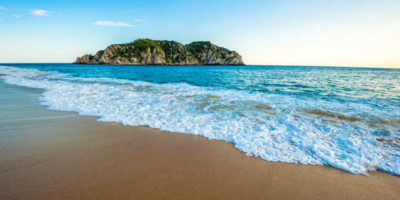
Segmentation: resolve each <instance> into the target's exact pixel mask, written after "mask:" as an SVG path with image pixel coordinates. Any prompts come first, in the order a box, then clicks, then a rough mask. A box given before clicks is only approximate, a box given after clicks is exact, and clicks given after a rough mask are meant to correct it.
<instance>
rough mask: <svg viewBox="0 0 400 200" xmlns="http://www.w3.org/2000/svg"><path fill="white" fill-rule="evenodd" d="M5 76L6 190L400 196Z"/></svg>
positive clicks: (2, 162) (56, 195) (89, 194)
mask: <svg viewBox="0 0 400 200" xmlns="http://www.w3.org/2000/svg"><path fill="white" fill-rule="evenodd" d="M42 92H43V91H42V90H37V89H30V88H24V87H18V86H13V85H7V84H5V83H4V82H3V81H2V80H0V99H1V100H0V137H1V140H0V199H371V200H372V199H374V200H375V199H398V198H399V196H400V190H399V187H400V178H399V177H397V176H393V175H390V174H388V173H383V172H379V171H377V172H372V173H371V175H370V176H363V175H354V174H350V173H347V172H344V171H341V170H338V169H334V168H332V167H327V166H312V165H300V164H287V163H278V162H267V161H264V160H261V159H259V158H255V157H247V156H246V155H245V154H244V153H242V152H240V151H238V150H237V149H235V148H234V147H233V145H232V144H230V143H227V142H223V141H217V140H208V139H206V138H203V137H198V136H193V135H187V134H178V133H171V132H165V131H159V130H156V129H151V128H148V127H144V126H139V127H131V126H123V125H119V124H116V123H108V122H97V121H96V118H95V117H88V116H79V115H77V114H76V113H73V112H59V111H50V110H47V109H46V108H45V107H44V106H41V105H39V101H38V98H39V97H40V95H41V93H42Z"/></svg>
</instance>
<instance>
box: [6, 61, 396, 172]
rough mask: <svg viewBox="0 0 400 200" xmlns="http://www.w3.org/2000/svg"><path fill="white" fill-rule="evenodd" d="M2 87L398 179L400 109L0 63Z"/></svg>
mask: <svg viewBox="0 0 400 200" xmlns="http://www.w3.org/2000/svg"><path fill="white" fill-rule="evenodd" d="M0 74H3V76H0V78H2V79H3V80H4V81H5V82H6V83H8V84H14V85H19V86H26V87H32V88H40V89H44V90H45V92H44V93H43V95H42V96H41V98H40V101H41V104H42V105H45V106H47V107H48V109H52V110H61V111H75V112H78V113H79V114H81V115H91V116H98V117H99V121H107V122H117V123H121V124H124V125H131V126H138V125H148V126H150V127H152V128H157V129H161V130H166V131H172V132H178V133H187V134H193V135H199V136H203V137H206V138H209V139H217V140H223V141H227V142H231V143H233V144H234V145H235V147H236V148H237V149H239V150H240V151H242V152H244V153H246V155H248V156H258V157H260V158H262V159H264V160H268V161H279V162H288V163H301V164H313V165H330V166H333V167H336V168H339V169H342V170H345V171H348V172H351V173H355V174H364V175H367V174H368V171H374V170H382V171H386V172H389V173H392V174H395V175H400V168H399V166H400V139H399V138H400V120H399V118H400V109H399V106H397V105H394V104H389V103H385V102H383V101H378V100H377V101H374V103H370V100H365V99H354V98H353V99H351V101H348V102H343V99H341V100H336V99H323V98H318V97H314V96H313V97H299V96H293V95H282V94H268V93H260V92H248V91H243V90H229V89H223V88H216V87H198V86H193V85H189V84H186V83H174V84H156V83H149V82H143V81H131V80H123V79H114V78H83V77H74V76H72V75H70V74H66V73H58V72H54V71H40V70H36V69H23V68H17V67H2V66H0Z"/></svg>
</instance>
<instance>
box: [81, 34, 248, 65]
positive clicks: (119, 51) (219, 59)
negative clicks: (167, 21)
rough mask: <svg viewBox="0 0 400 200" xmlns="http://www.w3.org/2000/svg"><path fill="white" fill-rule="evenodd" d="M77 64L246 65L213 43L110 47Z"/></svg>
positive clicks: (137, 42)
mask: <svg viewBox="0 0 400 200" xmlns="http://www.w3.org/2000/svg"><path fill="white" fill-rule="evenodd" d="M75 64H109V65H244V63H243V61H242V57H241V56H240V55H239V54H238V53H236V52H235V51H230V50H228V49H225V48H222V47H218V46H216V45H213V44H211V43H210V42H193V43H190V44H187V45H183V44H181V43H179V42H175V41H165V40H150V39H138V40H135V41H133V42H131V43H127V44H114V45H110V46H108V47H107V48H106V49H105V50H101V51H98V52H97V53H96V54H95V55H89V54H87V55H84V56H82V57H78V58H77V59H76V61H75Z"/></svg>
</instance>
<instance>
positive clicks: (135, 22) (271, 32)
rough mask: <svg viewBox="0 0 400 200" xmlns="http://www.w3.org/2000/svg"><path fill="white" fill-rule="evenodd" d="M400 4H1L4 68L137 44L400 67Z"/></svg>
mask: <svg viewBox="0 0 400 200" xmlns="http://www.w3.org/2000/svg"><path fill="white" fill-rule="evenodd" d="M399 10H400V1H399V0H380V1H372V0H347V1H344V0H335V1H329V0H325V1H323V0H320V1H313V0H304V1H300V0H281V1H272V0H263V1H261V0H229V1H228V0H220V1H216V0H214V1H212V0H202V1H198V0H197V1H191V0H186V1H176V0H147V1H144V0H143V1H135V0H130V1H118V0H115V1H109V0H108V1H103V0H96V1H77V0H69V1H62V0H59V1H41V0H35V1H27V0H26V1H24V0H20V1H18V0H1V1H0V44H1V46H0V47H1V48H0V63H7V62H72V61H74V60H75V58H76V57H77V56H80V55H82V54H85V53H95V52H96V51H97V50H99V49H104V48H105V47H106V46H107V45H109V44H113V43H126V42H130V41H133V40H135V39H137V38H151V39H165V40H176V41H179V42H182V43H189V42H191V41H195V40H207V41H211V42H213V43H215V44H217V45H220V46H224V47H227V48H229V49H234V50H236V51H238V52H239V53H240V54H242V56H243V59H244V61H245V62H246V63H247V64H268V65H275V64H276V65H328V66H365V67H400V12H399Z"/></svg>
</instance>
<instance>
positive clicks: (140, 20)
mask: <svg viewBox="0 0 400 200" xmlns="http://www.w3.org/2000/svg"><path fill="white" fill-rule="evenodd" d="M133 21H135V22H144V21H146V20H145V19H134V20H133Z"/></svg>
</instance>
